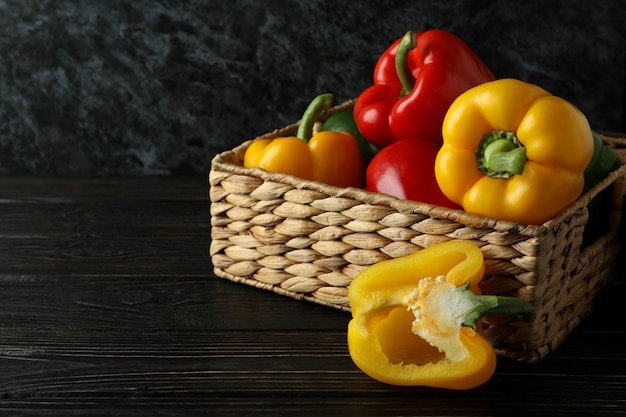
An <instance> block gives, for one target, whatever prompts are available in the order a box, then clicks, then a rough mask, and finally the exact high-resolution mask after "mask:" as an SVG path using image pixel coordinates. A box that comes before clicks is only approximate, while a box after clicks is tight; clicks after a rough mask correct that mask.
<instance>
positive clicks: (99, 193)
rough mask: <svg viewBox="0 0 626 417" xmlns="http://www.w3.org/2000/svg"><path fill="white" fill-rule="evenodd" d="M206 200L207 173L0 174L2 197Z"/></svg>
mask: <svg viewBox="0 0 626 417" xmlns="http://www.w3.org/2000/svg"><path fill="white" fill-rule="evenodd" d="M75 199H80V200H112V199H113V200H114V199H127V200H128V199H130V200H155V199H159V200H203V201H207V200H208V181H207V176H202V175H193V176H138V177H130V178H129V177H118V176H105V175H102V176H76V175H74V176H39V175H38V176H29V175H26V176H0V202H2V201H11V200H18V201H44V200H45V201H71V200H75Z"/></svg>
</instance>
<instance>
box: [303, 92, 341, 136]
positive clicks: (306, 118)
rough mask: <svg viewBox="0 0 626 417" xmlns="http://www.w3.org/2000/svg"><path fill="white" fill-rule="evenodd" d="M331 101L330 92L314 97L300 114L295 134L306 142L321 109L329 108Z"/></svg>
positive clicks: (311, 133)
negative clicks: (300, 117) (300, 118)
mask: <svg viewBox="0 0 626 417" xmlns="http://www.w3.org/2000/svg"><path fill="white" fill-rule="evenodd" d="M332 103H333V95H332V94H331V93H326V94H320V95H319V96H317V97H315V98H314V99H313V100H312V101H311V103H310V104H309V106H308V107H307V108H306V110H305V111H304V113H303V114H302V120H300V125H299V126H298V132H297V133H296V136H297V137H298V138H300V139H302V140H303V141H305V142H307V143H308V142H309V140H311V136H312V135H313V125H315V122H316V121H317V119H318V118H319V116H320V114H321V113H322V112H323V111H326V110H328V109H330V106H331V105H332Z"/></svg>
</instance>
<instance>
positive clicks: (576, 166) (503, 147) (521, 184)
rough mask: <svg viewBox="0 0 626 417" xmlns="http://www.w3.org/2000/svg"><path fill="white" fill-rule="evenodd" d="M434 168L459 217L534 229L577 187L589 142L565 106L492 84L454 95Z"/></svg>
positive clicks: (521, 85)
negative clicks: (483, 218)
mask: <svg viewBox="0 0 626 417" xmlns="http://www.w3.org/2000/svg"><path fill="white" fill-rule="evenodd" d="M442 133H443V146H442V147H441V149H440V151H439V153H438V155H437V159H436V162H435V173H436V178H437V182H438V184H439V187H440V188H441V190H442V191H443V193H444V194H445V195H446V196H447V197H448V198H449V199H450V200H452V201H454V202H456V203H457V204H460V205H461V206H462V207H463V209H464V210H465V211H467V212H471V213H478V214H481V215H484V216H487V217H492V218H497V219H503V220H509V221H513V222H517V223H522V224H542V223H544V222H546V221H547V220H549V219H550V218H552V217H554V216H555V215H556V214H557V213H558V212H560V211H561V210H563V209H564V208H565V207H567V206H568V205H570V204H571V203H573V202H574V201H575V200H576V199H577V198H578V197H579V196H580V194H581V191H582V189H583V186H584V172H585V168H586V167H587V165H588V164H589V162H590V161H591V157H592V155H593V151H594V142H593V135H592V132H591V128H590V126H589V122H588V121H587V118H586V117H585V115H584V114H583V113H582V112H581V111H580V110H578V109H577V108H576V107H575V106H574V105H573V104H571V103H569V102H567V101H566V100H564V99H562V98H559V97H556V96H553V95H551V94H550V93H548V92H547V91H545V90H544V89H542V88H540V87H538V86H536V85H532V84H528V83H525V82H523V81H519V80H514V79H500V80H496V81H491V82H487V83H484V84H481V85H479V86H476V87H474V88H472V89H470V90H468V91H466V92H465V93H463V94H461V95H460V96H459V97H458V98H457V99H456V100H455V101H454V102H453V103H452V105H451V106H450V108H449V109H448V112H447V113H446V116H445V119H444V122H443V126H442Z"/></svg>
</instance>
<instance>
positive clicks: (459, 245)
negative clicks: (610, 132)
mask: <svg viewBox="0 0 626 417" xmlns="http://www.w3.org/2000/svg"><path fill="white" fill-rule="evenodd" d="M332 99H333V96H332V94H322V95H320V96H319V97H316V98H315V99H314V100H313V101H312V102H311V104H310V105H309V108H307V109H306V111H305V112H304V115H303V117H302V120H301V122H300V125H299V127H298V131H297V134H296V136H291V137H280V138H275V139H260V140H257V141H255V142H253V143H252V144H251V145H250V146H249V148H248V149H247V151H246V154H245V158H244V165H245V166H246V167H250V168H261V169H264V170H267V171H272V172H279V173H286V174H291V175H296V176H299V177H301V178H304V179H307V180H311V181H320V182H323V183H326V184H330V185H334V186H337V187H359V188H364V189H365V190H366V191H372V192H378V193H385V194H388V195H391V196H394V197H398V198H402V199H410V200H415V201H420V202H423V203H428V204H432V205H436V206H444V207H448V208H451V209H457V210H464V211H466V212H470V213H475V214H478V215H483V216H486V217H490V218H495V219H500V220H506V221H511V222H515V223H520V224H535V225H539V224H543V223H545V222H546V221H548V220H549V219H551V218H553V217H554V216H555V215H557V214H558V213H559V212H561V211H562V210H564V209H565V208H566V207H567V206H569V205H570V204H572V203H573V202H574V201H575V200H576V199H578V198H579V197H580V196H581V195H582V193H585V192H587V191H589V190H590V189H591V188H592V187H593V186H594V185H596V184H597V183H599V182H600V181H602V180H603V179H604V178H606V177H607V175H608V174H609V173H610V172H612V171H613V170H615V169H617V168H618V167H619V166H620V159H619V157H618V155H617V153H616V152H615V151H614V150H613V149H612V148H610V147H608V146H607V145H604V144H603V142H602V140H601V139H600V137H599V136H598V135H597V134H596V133H595V132H593V131H592V130H591V127H590V125H589V122H588V120H587V118H586V117H585V115H584V114H583V113H582V112H581V111H580V110H579V109H578V108H576V107H575V106H574V105H573V104H572V103H570V102H568V101H566V100H564V99H562V98H559V97H556V96H554V95H552V94H550V93H549V92H548V91H546V90H544V89H543V88H541V87H539V86H537V85H533V84H529V83H527V82H524V81H521V80H516V79H497V78H496V77H495V76H494V75H493V74H492V72H491V71H490V70H489V68H487V66H486V65H485V64H484V63H483V62H482V61H481V60H480V59H479V58H478V57H477V56H476V55H475V54H474V52H473V51H472V50H471V49H470V48H469V46H468V45H467V44H466V43H464V42H463V41H462V40H461V39H460V38H458V37H457V36H455V35H454V34H452V33H450V32H447V31H444V30H429V31H426V32H422V33H417V32H415V31H412V30H410V31H408V32H407V33H405V34H404V36H402V37H400V38H398V39H397V40H395V41H394V42H393V43H392V44H391V45H390V46H389V47H388V48H387V50H386V51H384V52H383V54H382V55H381V56H380V58H379V59H378V61H377V63H376V66H375V68H374V72H373V85H371V86H370V87H368V88H366V89H365V90H364V91H363V92H362V93H361V94H360V95H359V97H358V98H357V100H356V101H355V104H354V106H353V109H352V110H347V111H343V112H340V113H337V114H333V115H331V116H330V117H327V118H326V119H325V120H322V122H323V123H321V122H320V123H317V125H318V130H319V132H318V133H313V127H314V125H316V122H319V120H318V119H319V117H320V115H323V114H325V113H326V112H327V111H328V110H329V108H330V107H331V103H332ZM319 125H321V127H319ZM601 198H602V196H601V195H599V196H597V197H596V198H594V199H593V200H592V201H591V202H590V204H589V211H590V218H589V224H590V225H592V227H587V228H586V229H587V230H588V231H593V230H595V229H596V228H595V226H596V225H597V224H598V222H601V221H602V218H603V216H602V215H601V211H602V210H601V209H602V207H601V206H602V204H603V203H604V201H603V200H602V199H601ZM585 233H586V234H587V233H588V232H587V231H586V232H585ZM483 273H484V262H483V259H482V254H481V251H480V249H478V248H477V247H475V246H473V245H472V244H470V243H466V242H462V241H452V242H447V243H443V244H439V245H434V246H431V247H429V248H426V249H423V250H421V251H419V252H417V253H415V254H413V255H409V256H406V257H403V258H399V259H394V260H389V261H384V262H380V263H378V264H375V265H373V266H371V267H369V268H367V269H365V270H364V271H363V272H362V273H361V274H359V275H358V276H357V277H356V278H355V279H354V280H353V281H352V283H351V285H350V287H349V302H350V305H351V308H352V314H353V319H352V321H351V322H350V325H349V329H348V345H349V350H350V355H351V357H352V358H353V360H354V362H355V363H356V364H357V365H358V367H359V368H360V369H362V370H363V371H364V372H365V373H367V374H368V375H370V376H372V377H373V378H376V379H378V380H380V381H383V382H386V383H389V384H398V385H427V386H432V387H442V388H451V389H468V388H473V387H476V386H478V385H480V384H482V383H484V382H485V381H487V380H488V379H489V378H490V377H491V375H492V373H493V371H494V369H495V353H494V351H493V348H492V347H491V346H490V345H489V343H488V342H487V340H486V339H485V338H484V336H483V335H482V332H481V329H480V326H477V322H478V320H479V319H480V317H482V316H483V315H487V314H488V315H494V314H505V315H517V316H518V318H519V319H520V320H526V321H532V320H533V319H534V308H533V306H532V305H529V304H528V303H525V302H522V301H521V300H519V299H515V298H507V297H493V296H482V295H480V291H479V290H478V285H477V284H478V282H479V281H480V280H481V279H482V275H483Z"/></svg>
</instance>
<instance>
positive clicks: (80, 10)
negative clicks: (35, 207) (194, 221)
mask: <svg viewBox="0 0 626 417" xmlns="http://www.w3.org/2000/svg"><path fill="white" fill-rule="evenodd" d="M623 4H624V3H623V0H603V1H598V2H590V1H586V0H580V1H579V0H570V1H567V0H563V1H546V0H526V1H478V0H467V1H462V0H458V1H442V0H425V1H391V0H388V1H378V2H369V1H368V2H358V1H336V0H332V1H331V0H307V1H286V0H273V1H272V0H268V1H255V0H235V1H232V0H230V1H222V0H219V1H218V0H207V1H165V0H164V1H147V0H133V1H131V0H117V1H115V0H107V1H101V0H82V1H76V0H5V1H0V52H1V53H0V174H15V173H44V174H47V173H50V174H55V173H60V174H65V173H96V174H130V175H156V174H170V173H175V174H193V173H205V172H206V171H207V170H208V169H209V163H210V160H211V158H212V156H213V155H214V154H215V153H216V152H221V151H223V150H226V149H229V148H232V147H234V146H236V145H237V144H239V143H240V142H242V141H244V140H247V139H250V138H253V137H255V136H257V135H260V134H262V133H265V132H267V131H270V130H273V129H274V128H277V127H281V126H283V125H285V124H288V123H291V122H294V121H296V120H298V119H299V117H300V115H301V113H302V111H303V110H304V108H305V107H306V105H307V103H308V102H309V101H310V99H311V98H313V97H314V96H315V95H317V94H319V93H322V92H333V93H335V95H336V100H337V101H338V102H339V101H343V100H346V99H349V98H353V97H356V96H358V94H359V93H360V92H361V91H362V90H363V89H364V88H366V87H367V86H368V85H369V84H370V83H371V73H372V70H373V66H374V63H375V62H376V59H377V57H378V55H379V54H380V53H381V52H382V51H383V50H384V49H385V48H386V47H387V46H388V44H390V43H391V42H392V41H393V40H395V39H396V38H398V37H400V36H401V35H402V34H403V33H404V32H405V31H406V30H407V29H415V30H418V31H423V30H427V29H431V28H441V29H446V30H449V31H451V32H453V33H455V34H457V35H458V36H460V37H461V38H462V39H463V40H465V41H466V42H467V43H468V44H469V45H470V47H472V48H473V49H474V51H475V52H476V53H477V55H478V56H479V57H481V58H482V59H483V61H484V62H485V63H486V64H487V65H488V66H489V67H490V68H491V69H492V71H493V72H494V74H495V75H496V76H497V77H500V78H502V77H515V78H519V79H522V80H525V81H529V82H532V83H535V84H538V85H540V86H542V87H543V88H545V89H547V90H548V91H550V92H552V93H553V94H555V95H559V96H561V97H564V98H566V99H568V100H570V101H572V102H573V103H574V104H575V105H577V106H578V107H579V108H580V109H581V110H582V111H583V112H584V113H585V114H586V115H587V117H588V118H589V120H590V122H591V125H592V127H593V128H594V129H597V130H609V131H620V132H623V131H625V130H626V127H625V117H624V96H625V68H626V65H625V52H624V51H625V49H624V46H625V45H626V42H625V40H626V39H625V37H626V29H625V27H626V25H625V23H624V22H625V20H626V13H625V12H624V5H623Z"/></svg>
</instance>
